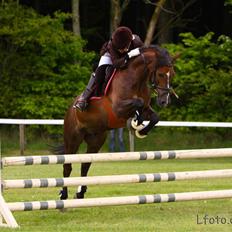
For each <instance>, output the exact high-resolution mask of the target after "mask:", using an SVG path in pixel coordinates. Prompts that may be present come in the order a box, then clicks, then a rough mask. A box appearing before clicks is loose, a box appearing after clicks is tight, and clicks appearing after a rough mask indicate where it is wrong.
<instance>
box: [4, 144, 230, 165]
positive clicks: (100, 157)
mask: <svg viewBox="0 0 232 232" xmlns="http://www.w3.org/2000/svg"><path fill="white" fill-rule="evenodd" d="M220 157H232V148H218V149H194V150H174V151H144V152H120V153H101V154H100V153H99V154H67V155H48V156H19V157H5V158H2V164H1V165H2V166H14V165H15V166H16V165H33V164H64V163H89V162H91V163H92V162H110V161H130V160H157V159H193V158H220Z"/></svg>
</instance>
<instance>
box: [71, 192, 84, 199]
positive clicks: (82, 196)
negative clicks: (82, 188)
mask: <svg viewBox="0 0 232 232" xmlns="http://www.w3.org/2000/svg"><path fill="white" fill-rule="evenodd" d="M73 198H74V199H83V198H84V193H76V194H74V196H73Z"/></svg>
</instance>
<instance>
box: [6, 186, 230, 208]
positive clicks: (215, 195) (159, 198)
mask: <svg viewBox="0 0 232 232" xmlns="http://www.w3.org/2000/svg"><path fill="white" fill-rule="evenodd" d="M223 198H232V189H229V190H217V191H204V192H185V193H170V194H155V195H141V196H126V197H104V198H89V199H75V200H58V201H54V200H51V201H32V202H13V203H7V205H8V207H9V209H10V210H11V211H31V210H47V209H66V208H85V207H95V206H116V205H135V204H152V203H163V202H178V201H195V200H209V199H223Z"/></svg>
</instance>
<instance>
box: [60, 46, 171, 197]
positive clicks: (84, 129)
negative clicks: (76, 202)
mask: <svg viewBox="0 0 232 232" xmlns="http://www.w3.org/2000/svg"><path fill="white" fill-rule="evenodd" d="M139 51H140V52H139V53H140V54H138V55H137V56H135V57H133V58H131V59H130V60H129V61H128V63H127V64H126V67H125V68H122V69H118V70H117V71H116V72H115V75H114V77H113V78H112V80H111V81H109V82H110V84H108V85H109V86H108V87H107V89H108V91H107V92H106V93H105V94H104V96H102V97H100V98H97V99H91V100H90V102H89V105H88V107H87V109H86V111H83V112H80V111H78V110H76V109H74V108H73V107H72V105H71V106H70V107H69V109H68V110H67V112H66V115H65V118H64V145H63V150H62V149H61V150H60V154H63V153H65V154H74V153H76V152H77V151H78V148H79V146H80V144H81V143H82V142H85V143H86V144H87V152H86V153H97V152H98V151H99V150H100V148H101V147H102V146H103V144H104V142H105V140H106V137H107V131H108V130H111V129H113V128H120V127H125V126H126V124H127V120H128V119H130V118H132V117H134V116H135V119H134V120H133V123H132V126H133V128H135V130H136V131H137V136H141V137H142V136H144V135H146V134H147V133H148V132H149V131H150V130H151V129H152V128H153V127H154V126H155V124H156V123H158V121H159V118H158V115H157V114H156V113H155V112H154V110H153V109H152V108H151V106H150V101H151V92H152V90H154V91H156V93H157V104H158V105H159V106H162V107H164V106H167V105H168V104H169V103H170V94H171V93H172V88H171V87H170V83H171V79H172V77H173V76H174V70H173V63H172V57H171V56H170V55H169V53H168V52H167V50H166V49H163V48H160V47H158V46H149V47H142V48H140V49H139ZM143 121H146V122H148V123H147V125H145V126H144V125H143ZM141 125H143V126H142V127H141ZM90 165H91V163H82V164H81V176H82V177H83V176H87V174H88V171H89V168H90ZM71 171H72V164H64V165H63V176H64V177H69V176H70V174H71ZM86 190H87V186H79V188H78V190H77V192H76V193H75V197H76V198H84V194H85V192H86ZM67 198H68V189H67V187H66V186H65V187H63V189H62V190H61V193H60V199H67Z"/></svg>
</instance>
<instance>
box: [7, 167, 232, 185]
mask: <svg viewBox="0 0 232 232" xmlns="http://www.w3.org/2000/svg"><path fill="white" fill-rule="evenodd" d="M226 177H232V169H224V170H209V171H190V172H169V173H151V174H133V175H112V176H92V177H69V178H47V179H28V180H3V188H4V189H10V188H42V187H61V186H78V185H108V184H126V183H144V182H161V181H178V180H193V179H211V178H226Z"/></svg>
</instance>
